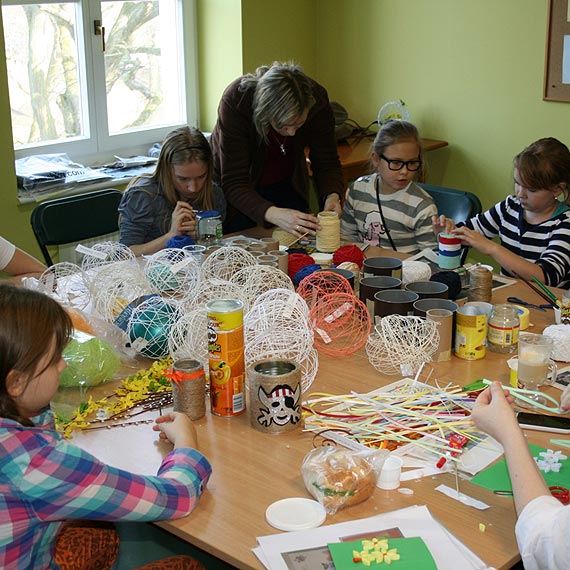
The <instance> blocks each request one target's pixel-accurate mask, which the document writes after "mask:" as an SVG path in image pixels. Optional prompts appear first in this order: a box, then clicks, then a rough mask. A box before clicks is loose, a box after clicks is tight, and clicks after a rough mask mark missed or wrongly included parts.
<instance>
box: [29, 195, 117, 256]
mask: <svg viewBox="0 0 570 570" xmlns="http://www.w3.org/2000/svg"><path fill="white" fill-rule="evenodd" d="M122 196H123V193H122V192H121V191H120V190H116V189H114V188H107V189H104V190H96V191H94V192H88V193H86V194H80V195H78V196H69V197H66V198H58V199H56V200H48V201H46V202H42V203H40V204H38V205H37V206H36V207H35V208H34V210H33V211H32V216H31V223H32V230H33V231H34V235H35V236H36V240H37V241H38V245H39V246H40V249H41V251H42V254H43V256H44V258H45V260H46V263H47V264H48V266H50V265H53V261H52V258H51V256H50V254H49V252H48V250H47V246H49V245H64V244H66V243H72V242H76V241H82V240H86V239H90V238H94V237H97V236H102V235H105V234H109V233H112V232H116V231H117V230H118V229H119V212H118V207H119V202H120V201H121V197H122Z"/></svg>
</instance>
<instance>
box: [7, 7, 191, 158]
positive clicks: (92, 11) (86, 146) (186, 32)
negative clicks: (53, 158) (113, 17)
mask: <svg viewBox="0 0 570 570" xmlns="http://www.w3.org/2000/svg"><path fill="white" fill-rule="evenodd" d="M104 1H105V0H6V1H5V2H3V5H24V4H38V3H42V4H48V3H61V2H65V3H72V4H77V5H78V8H77V9H78V10H79V15H78V19H77V22H78V25H79V24H81V27H79V29H78V30H77V44H78V47H79V53H78V61H79V64H80V77H79V81H80V84H81V88H82V89H85V97H84V99H83V100H84V101H86V104H87V112H86V113H85V118H86V120H87V124H86V125H85V134H84V135H83V136H81V137H78V138H76V139H74V140H71V141H66V142H58V143H48V144H41V143H39V144H35V145H34V146H30V147H26V148H22V149H15V148H13V150H14V155H15V158H16V159H18V158H22V157H26V156H32V155H38V154H51V153H67V154H68V155H69V157H70V158H71V159H72V160H73V161H76V162H80V163H82V164H86V165H92V164H96V163H98V162H99V163H101V162H106V161H109V160H111V159H112V157H113V155H115V154H118V155H123V156H131V155H139V154H142V155H146V154H147V152H148V149H149V147H150V146H151V145H152V144H153V143H155V142H159V141H161V140H162V139H163V138H164V136H165V135H166V134H167V133H168V132H169V131H171V130H172V129H174V128H176V127H179V126H182V125H184V124H191V125H197V126H198V124H199V120H198V119H199V111H200V109H199V100H198V97H199V86H198V54H197V46H198V38H197V16H196V0H174V1H176V2H178V3H179V4H180V7H181V12H182V14H181V18H180V21H179V30H178V33H179V34H180V37H181V39H182V47H181V49H182V54H181V56H182V63H181V67H182V69H181V70H180V73H181V74H182V77H183V92H184V96H183V98H184V99H183V100H184V102H185V107H186V122H185V123H184V122H183V123H177V124H172V125H167V126H164V127H151V128H148V129H144V130H140V131H136V132H132V133H125V134H120V135H109V133H108V123H107V100H106V94H105V91H104V89H100V90H99V91H97V90H96V88H95V86H96V85H105V69H104V65H105V64H104V59H103V54H102V52H101V36H100V35H95V33H94V24H93V22H94V20H101V19H102V17H101V13H102V9H101V5H102V2H104ZM103 24H104V23H103Z"/></svg>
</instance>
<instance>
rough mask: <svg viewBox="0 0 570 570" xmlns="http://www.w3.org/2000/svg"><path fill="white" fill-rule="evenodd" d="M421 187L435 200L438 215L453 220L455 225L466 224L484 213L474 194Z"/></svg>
mask: <svg viewBox="0 0 570 570" xmlns="http://www.w3.org/2000/svg"><path fill="white" fill-rule="evenodd" d="M420 186H421V187H422V188H423V189H424V190H425V191H426V192H427V193H428V194H429V195H430V196H431V197H432V198H433V201H434V202H435V205H436V207H437V212H438V214H440V215H441V214H443V215H444V216H445V217H446V218H451V219H452V220H453V221H454V222H455V223H458V222H464V221H465V220H468V219H469V218H472V217H473V216H475V215H477V214H480V213H481V212H482V211H483V208H482V206H481V201H480V200H479V198H477V196H475V194H473V193H472V192H465V191H464V190H456V189H455V188H443V187H442V186H432V185H431V184H420Z"/></svg>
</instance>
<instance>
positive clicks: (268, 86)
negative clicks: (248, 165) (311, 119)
mask: <svg viewBox="0 0 570 570" xmlns="http://www.w3.org/2000/svg"><path fill="white" fill-rule="evenodd" d="M250 88H254V89H255V94H254V96H253V123H254V125H255V128H256V130H257V132H258V133H259V135H260V136H261V138H262V139H263V140H264V141H265V142H267V140H268V139H267V137H268V134H269V129H270V128H271V126H274V127H276V128H278V129H280V128H282V127H283V126H285V125H289V124H291V123H293V122H295V121H296V120H297V119H299V117H301V116H302V115H303V113H305V111H309V110H310V108H311V107H312V106H313V105H314V103H315V98H314V96H313V89H312V84H311V80H310V79H309V78H308V77H307V75H305V73H304V72H303V70H302V69H301V67H300V66H299V65H297V64H294V63H280V62H278V61H276V62H274V63H273V64H272V65H271V66H267V65H265V66H262V67H258V68H257V69H256V71H255V73H250V74H248V75H245V76H244V77H243V78H242V80H241V83H240V89H241V90H243V91H245V90H247V89H250Z"/></svg>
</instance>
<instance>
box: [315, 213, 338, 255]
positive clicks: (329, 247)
mask: <svg viewBox="0 0 570 570" xmlns="http://www.w3.org/2000/svg"><path fill="white" fill-rule="evenodd" d="M317 217H318V219H319V224H320V226H321V229H320V230H317V250H318V251H322V252H324V253H334V252H335V251H336V250H337V249H338V248H339V247H340V218H339V217H338V214H337V213H336V212H319V214H318V216H317Z"/></svg>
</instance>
